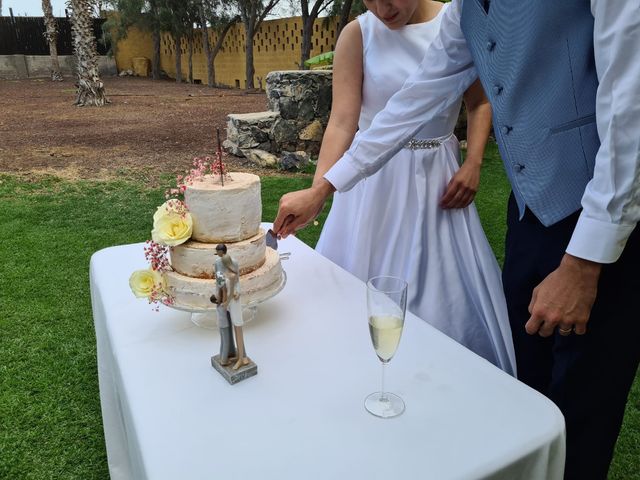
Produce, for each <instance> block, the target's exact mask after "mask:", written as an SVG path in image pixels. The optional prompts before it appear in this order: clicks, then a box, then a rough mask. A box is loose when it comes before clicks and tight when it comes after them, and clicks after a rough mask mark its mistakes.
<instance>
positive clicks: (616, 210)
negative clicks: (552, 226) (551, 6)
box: [567, 0, 640, 263]
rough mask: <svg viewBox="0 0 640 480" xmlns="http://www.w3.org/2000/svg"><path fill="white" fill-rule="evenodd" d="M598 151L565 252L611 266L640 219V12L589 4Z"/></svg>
mask: <svg viewBox="0 0 640 480" xmlns="http://www.w3.org/2000/svg"><path fill="white" fill-rule="evenodd" d="M591 11H592V13H593V16H594V19H595V24H594V50H595V60H596V70H597V73H598V80H599V83H600V84H599V87H598V93H597V95H596V122H597V126H598V135H599V136H600V142H601V145H600V149H599V151H598V154H597V155H596V163H595V169H594V176H593V179H592V180H591V181H590V182H589V183H588V184H587V187H586V190H585V193H584V196H583V197H582V207H583V210H582V213H581V214H580V218H579V219H578V223H577V225H576V228H575V230H574V232H573V236H572V238H571V242H570V243H569V246H568V247H567V253H569V254H571V255H574V256H576V257H579V258H584V259H587V260H592V261H595V262H599V263H612V262H615V261H616V260H617V259H618V258H619V257H620V255H621V253H622V251H623V249H624V247H625V245H626V242H627V239H628V238H629V235H631V232H632V231H633V229H634V228H635V226H636V224H637V223H638V221H639V220H640V48H639V46H640V8H639V7H638V2H637V1H628V0H591Z"/></svg>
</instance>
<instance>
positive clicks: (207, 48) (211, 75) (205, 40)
mask: <svg viewBox="0 0 640 480" xmlns="http://www.w3.org/2000/svg"><path fill="white" fill-rule="evenodd" d="M199 10H200V25H201V26H202V47H203V48H204V56H205V58H206V59H207V85H208V86H209V88H213V87H214V86H215V84H216V72H215V69H214V66H213V55H212V53H213V52H211V45H210V44H209V29H208V28H207V19H206V17H205V15H204V8H203V7H202V4H200V9H199Z"/></svg>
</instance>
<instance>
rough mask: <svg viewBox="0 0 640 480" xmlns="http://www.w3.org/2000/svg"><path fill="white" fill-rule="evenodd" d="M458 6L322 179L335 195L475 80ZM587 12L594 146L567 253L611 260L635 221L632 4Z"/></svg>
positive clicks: (638, 91)
mask: <svg viewBox="0 0 640 480" xmlns="http://www.w3.org/2000/svg"><path fill="white" fill-rule="evenodd" d="M462 1H463V0H453V1H452V4H451V5H450V6H449V8H448V9H447V11H446V12H444V17H443V19H442V26H441V29H440V34H439V36H438V38H437V39H436V40H435V41H434V42H433V43H432V44H431V46H430V47H429V48H428V49H427V51H426V53H425V57H424V59H423V61H422V64H421V65H420V67H419V68H418V70H417V71H416V72H415V73H414V74H413V75H412V76H411V77H409V79H408V80H407V81H406V83H405V84H404V86H403V88H402V90H400V91H399V92H397V93H396V94H395V95H394V96H393V97H392V98H391V99H390V100H389V102H388V103H387V105H386V107H385V109H384V110H382V111H381V112H380V113H378V115H376V117H375V118H374V120H373V123H372V124H371V126H370V128H368V129H367V130H366V131H364V132H358V134H357V135H356V137H355V139H354V141H353V143H352V144H351V148H349V150H348V151H347V152H346V153H345V154H344V156H343V157H342V158H341V159H340V160H339V161H338V162H337V163H336V164H335V165H334V166H333V167H332V168H331V169H330V170H329V171H328V172H327V173H326V174H325V175H324V178H326V179H327V180H328V181H329V182H330V183H331V184H332V185H333V186H334V187H335V188H336V190H338V191H347V190H349V189H351V188H352V187H353V185H355V184H356V183H357V182H358V181H360V180H362V179H364V178H365V177H367V176H369V175H372V174H374V173H375V172H376V171H378V170H379V169H380V168H381V167H382V166H383V165H384V164H385V163H386V162H387V161H388V160H389V159H391V158H392V157H393V156H394V155H395V154H396V153H397V152H398V151H399V150H400V149H401V148H402V147H403V145H405V144H406V142H407V141H408V140H409V139H411V138H412V137H413V135H414V134H415V133H416V132H417V131H419V130H420V128H421V127H422V125H423V124H424V123H425V122H426V121H428V120H429V119H431V118H432V117H434V116H435V115H437V114H438V113H440V112H441V111H442V110H444V109H446V108H447V107H448V106H449V105H451V104H452V103H453V102H455V101H456V100H457V99H458V98H460V96H461V95H462V94H463V93H464V92H465V90H466V89H467V88H468V87H469V86H470V85H471V84H472V83H473V81H474V80H475V79H476V78H477V72H476V70H475V68H474V67H473V59H472V57H471V53H470V52H469V50H468V48H467V45H466V41H465V38H464V35H463V33H462V30H461V28H460V12H461V6H462ZM591 11H592V13H593V16H594V18H595V24H594V49H595V61H596V69H597V73H598V79H599V87H598V93H597V96H596V121H597V128H598V134H599V136H600V141H601V146H600V149H599V151H598V154H597V156H596V163H595V171H594V177H593V179H592V180H591V181H590V182H589V183H588V184H587V187H586V189H585V193H584V196H583V198H582V206H583V210H582V213H581V215H580V218H579V220H578V223H577V225H576V227H575V230H574V233H573V236H572V238H571V241H570V243H569V246H568V247H567V253H569V254H571V255H574V256H576V257H579V258H584V259H587V260H592V261H596V262H600V263H611V262H615V261H616V260H617V259H618V258H619V256H620V254H621V253H622V251H623V249H624V246H625V244H626V241H627V239H628V237H629V235H630V234H631V232H632V231H633V229H634V228H635V226H636V224H637V223H638V221H639V220H640V2H638V0H591ZM430 91H432V92H438V93H439V94H438V95H437V96H436V95H429V92H430Z"/></svg>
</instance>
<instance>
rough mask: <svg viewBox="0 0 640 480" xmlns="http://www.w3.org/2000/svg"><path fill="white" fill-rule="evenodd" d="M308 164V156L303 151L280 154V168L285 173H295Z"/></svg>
mask: <svg viewBox="0 0 640 480" xmlns="http://www.w3.org/2000/svg"><path fill="white" fill-rule="evenodd" d="M308 164H309V155H307V152H304V151H297V152H282V156H281V157H280V168H282V169H283V170H287V171H290V172H291V171H293V172H295V171H297V170H300V169H301V168H302V167H304V166H306V165H308Z"/></svg>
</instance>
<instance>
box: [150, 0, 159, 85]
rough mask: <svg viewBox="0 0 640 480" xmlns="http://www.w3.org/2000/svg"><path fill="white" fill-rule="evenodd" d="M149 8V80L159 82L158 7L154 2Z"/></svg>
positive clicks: (154, 1) (151, 2)
mask: <svg viewBox="0 0 640 480" xmlns="http://www.w3.org/2000/svg"><path fill="white" fill-rule="evenodd" d="M149 5H150V7H151V15H152V17H153V20H152V21H153V24H152V25H153V27H152V30H151V39H152V41H153V56H152V59H151V78H153V79H154V80H160V26H159V25H158V22H159V20H158V5H157V3H156V0H151V1H150V2H149Z"/></svg>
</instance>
